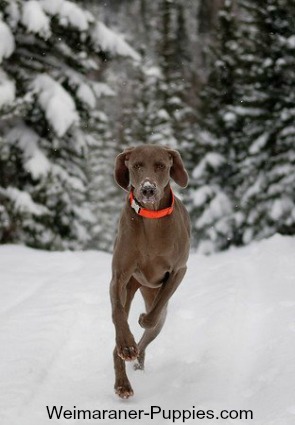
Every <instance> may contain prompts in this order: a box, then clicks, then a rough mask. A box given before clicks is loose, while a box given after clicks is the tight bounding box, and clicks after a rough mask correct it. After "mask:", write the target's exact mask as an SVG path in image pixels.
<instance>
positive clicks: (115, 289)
mask: <svg viewBox="0 0 295 425" xmlns="http://www.w3.org/2000/svg"><path fill="white" fill-rule="evenodd" d="M130 278H131V274H128V273H113V277H112V281H111V286H110V296H111V304H112V318H113V323H114V326H115V331H116V347H117V354H118V356H119V357H121V359H123V360H127V361H131V360H135V359H136V358H137V356H138V348H137V345H136V343H135V340H134V337H133V335H132V333H131V331H130V328H129V325H128V321H127V313H126V311H125V308H124V306H125V302H126V287H127V284H128V282H129V280H130Z"/></svg>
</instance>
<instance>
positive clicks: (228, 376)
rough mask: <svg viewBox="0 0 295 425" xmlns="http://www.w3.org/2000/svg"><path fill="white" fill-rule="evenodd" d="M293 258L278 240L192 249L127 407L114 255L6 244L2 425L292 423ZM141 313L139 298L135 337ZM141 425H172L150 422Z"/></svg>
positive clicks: (0, 270) (2, 258) (291, 242)
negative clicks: (117, 359) (113, 307)
mask: <svg viewBox="0 0 295 425" xmlns="http://www.w3.org/2000/svg"><path fill="white" fill-rule="evenodd" d="M294 252H295V238H291V237H282V236H279V235H275V236H274V237H272V238H270V239H268V240H264V241H262V242H259V243H253V244H252V245H250V246H248V247H246V248H242V249H234V250H231V251H229V252H226V253H221V254H216V255H213V256H210V257H205V256H201V255H196V254H192V255H191V257H190V260H189V267H188V272H187V275H186V277H185V279H184V281H183V282H182V284H181V286H180V287H179V288H178V290H177V292H176V293H175V295H174V296H173V298H172V300H171V302H170V306H169V312H168V319H167V323H166V324H165V327H164V329H163V331H162V333H161V334H160V336H159V337H158V338H157V340H156V341H155V342H153V343H152V344H151V345H150V346H149V348H148V352H147V358H146V370H145V372H144V373H143V372H141V371H134V370H133V369H132V367H131V365H128V374H129V378H130V380H131V382H132V385H133V389H134V391H135V395H134V397H133V398H132V399H129V400H128V401H122V400H120V399H118V398H117V397H116V395H115V394H114V393H113V379H114V376H113V366H112V348H113V344H114V330H113V325H112V323H111V311H110V303H109V292H108V288H109V280H110V268H111V256H110V255H109V254H105V253H100V252H91V251H90V252H55V253H48V252H42V251H37V250H32V249H29V248H25V247H21V246H10V245H9V246H1V247H0V314H1V322H0V344H1V362H0V374H1V382H0V386H1V391H0V421H1V425H19V424H21V425H46V424H49V423H61V424H63V423H67V424H70V425H71V424H76V423H78V421H77V420H75V419H67V420H65V419H63V420H62V419H61V420H59V421H58V420H49V419H48V416H47V411H46V406H49V407H52V406H54V405H56V406H58V407H59V406H61V405H62V406H64V408H65V409H73V408H74V406H76V407H77V408H79V409H91V410H95V409H109V410H110V409H116V410H118V409H126V410H128V411H129V410H132V409H135V410H138V409H146V410H147V411H148V410H149V409H150V407H151V406H160V407H161V408H162V409H179V410H182V409H192V407H193V406H195V407H196V409H203V410H207V409H212V410H214V411H215V413H216V414H218V412H219V411H220V410H222V409H228V410H229V409H235V410H239V409H247V410H248V409H251V410H252V411H253V414H254V419H253V420H241V421H239V420H237V421H231V420H227V421H224V420H221V419H215V420H214V423H216V424H221V423H224V424H227V425H230V424H231V423H239V424H246V423H247V424H248V423H251V424H253V425H278V424H279V425H292V424H293V423H294V419H295V417H294V416H295V400H294V386H295V363H294V350H295V338H294V332H295V320H294V317H295V315H294V312H295V287H294V276H295V262H294ZM142 309H143V305H142V302H141V299H140V296H139V295H138V297H136V298H135V301H134V308H133V310H132V312H131V316H130V323H131V329H132V330H133V331H135V332H134V333H135V335H136V337H137V338H138V337H139V336H140V334H141V331H140V328H139V326H138V325H137V319H138V315H139V313H141V312H142V311H143V310H142ZM84 422H85V423H92V421H87V420H85V421H84ZM93 422H95V421H94V420H93ZM139 422H140V423H141V424H143V425H145V424H148V425H150V424H151V423H153V422H155V423H157V424H172V420H170V421H169V420H164V419H162V418H161V417H156V418H154V420H153V421H152V420H151V419H150V417H149V416H144V417H143V418H142V419H141V420H140V421H139ZM197 422H198V420H192V419H191V420H186V422H185V423H186V424H193V423H197ZM211 422H213V421H212V420H206V419H203V420H202V423H204V424H209V423H211ZM100 423H103V424H110V423H116V420H111V421H110V420H101V421H100ZM117 423H121V424H122V423H124V424H127V425H129V424H130V425H131V424H132V423H136V421H134V420H132V419H130V420H125V421H119V420H117ZM175 423H176V424H178V423H179V424H180V423H183V422H181V420H177V421H175Z"/></svg>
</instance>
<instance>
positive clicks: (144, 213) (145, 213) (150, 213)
mask: <svg viewBox="0 0 295 425" xmlns="http://www.w3.org/2000/svg"><path fill="white" fill-rule="evenodd" d="M170 193H171V205H170V207H168V208H164V209H163V210H157V211H154V210H148V209H146V208H142V207H141V206H140V205H139V204H138V202H137V201H136V199H135V198H134V196H133V191H132V190H131V191H130V193H129V201H130V205H131V208H133V209H134V211H135V212H136V214H138V215H140V216H141V217H145V218H162V217H166V216H167V215H170V214H171V213H172V211H173V208H174V193H173V192H172V189H170Z"/></svg>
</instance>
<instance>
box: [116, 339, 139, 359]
mask: <svg viewBox="0 0 295 425" xmlns="http://www.w3.org/2000/svg"><path fill="white" fill-rule="evenodd" d="M117 353H118V356H119V357H121V359H123V360H125V361H132V360H135V359H136V358H137V357H138V348H137V345H136V343H135V341H134V340H130V341H122V342H121V343H120V342H119V343H117Z"/></svg>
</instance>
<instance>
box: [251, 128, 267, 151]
mask: <svg viewBox="0 0 295 425" xmlns="http://www.w3.org/2000/svg"><path fill="white" fill-rule="evenodd" d="M268 140H269V132H266V133H263V134H261V135H260V136H259V137H258V138H257V139H256V140H254V142H253V143H252V145H251V146H250V149H249V153H250V154H251V155H256V154H257V153H259V152H260V151H261V150H262V149H263V148H264V147H265V145H266V143H267V142H268Z"/></svg>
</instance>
